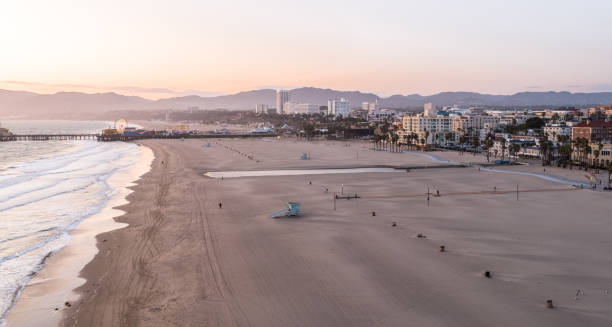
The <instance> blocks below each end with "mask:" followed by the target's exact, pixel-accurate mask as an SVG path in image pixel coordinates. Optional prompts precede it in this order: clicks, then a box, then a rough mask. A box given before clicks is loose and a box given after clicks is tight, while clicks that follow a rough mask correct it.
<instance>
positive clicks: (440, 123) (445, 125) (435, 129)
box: [402, 114, 453, 144]
mask: <svg viewBox="0 0 612 327" xmlns="http://www.w3.org/2000/svg"><path fill="white" fill-rule="evenodd" d="M402 125H403V128H404V134H412V133H415V134H417V136H418V138H419V140H421V139H423V140H425V142H426V143H427V144H432V143H434V141H435V140H436V136H437V139H438V140H440V138H442V139H444V138H445V137H446V135H445V134H446V133H448V132H452V131H453V117H450V116H425V115H422V114H418V115H413V116H408V115H407V116H404V117H403V118H402ZM426 136H428V137H426Z"/></svg>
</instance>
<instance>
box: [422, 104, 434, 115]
mask: <svg viewBox="0 0 612 327" xmlns="http://www.w3.org/2000/svg"><path fill="white" fill-rule="evenodd" d="M423 115H424V116H426V117H435V116H437V115H438V109H436V105H434V104H433V103H431V102H429V103H426V104H425V106H424V111H423Z"/></svg>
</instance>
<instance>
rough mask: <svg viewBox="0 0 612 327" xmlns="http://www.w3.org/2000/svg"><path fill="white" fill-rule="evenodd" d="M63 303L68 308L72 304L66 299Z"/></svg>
mask: <svg viewBox="0 0 612 327" xmlns="http://www.w3.org/2000/svg"><path fill="white" fill-rule="evenodd" d="M64 305H65V306H67V307H68V308H70V307H71V306H72V304H70V302H68V301H66V302H65V303H64Z"/></svg>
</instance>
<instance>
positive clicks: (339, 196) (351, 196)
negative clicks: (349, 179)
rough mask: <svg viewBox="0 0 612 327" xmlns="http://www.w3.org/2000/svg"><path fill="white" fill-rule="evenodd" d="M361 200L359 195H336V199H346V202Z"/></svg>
mask: <svg viewBox="0 0 612 327" xmlns="http://www.w3.org/2000/svg"><path fill="white" fill-rule="evenodd" d="M359 198H361V197H360V196H359V195H357V194H354V195H348V194H347V195H344V196H343V195H336V199H346V200H350V199H359Z"/></svg>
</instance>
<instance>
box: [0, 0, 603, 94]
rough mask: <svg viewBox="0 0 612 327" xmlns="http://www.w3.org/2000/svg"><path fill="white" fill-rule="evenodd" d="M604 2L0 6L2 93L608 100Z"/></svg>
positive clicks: (62, 2)
mask: <svg viewBox="0 0 612 327" xmlns="http://www.w3.org/2000/svg"><path fill="white" fill-rule="evenodd" d="M611 24H612V0H601V1H595V0H592V1H588V0H585V1H564V0H556V1H545V0H542V1H540V0H529V1H522V0H514V1H495V0H483V1H466V0H463V1H455V0H453V1H450V0H449V1H435V0H428V1H424V0H419V1H409V0H403V1H394V0H393V1H391V0H387V1H385V0H378V1H374V0H369V1H361V0H351V1H335V0H325V1H319V0H310V1H299V2H297V1H288V0H284V1H272V0H256V1H246V0H242V1H231V0H225V1H212V0H208V1H196V0H193V1H177V0H175V1H152V0H148V1H119V0H101V1H86V0H79V1H66V0H53V1H49V0H44V1H28V0H19V1H10V0H9V1H0V88H5V89H21V90H32V91H38V92H55V91H58V90H76V91H84V92H97V91H116V92H118V93H122V94H134V95H141V96H145V97H149V98H159V97H167V96H175V95H182V94H185V93H195V94H204V95H205V94H218V93H232V92H238V91H243V90H250V89H254V88H263V87H273V88H277V87H298V86H316V87H325V88H327V87H329V88H335V89H341V90H356V89H358V90H362V91H371V92H375V93H378V94H380V95H391V94H396V93H400V94H411V93H421V94H432V93H436V92H440V91H458V90H465V91H478V92H489V93H502V94H507V93H514V92H517V91H543V90H570V91H612V60H610V58H612V27H611Z"/></svg>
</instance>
